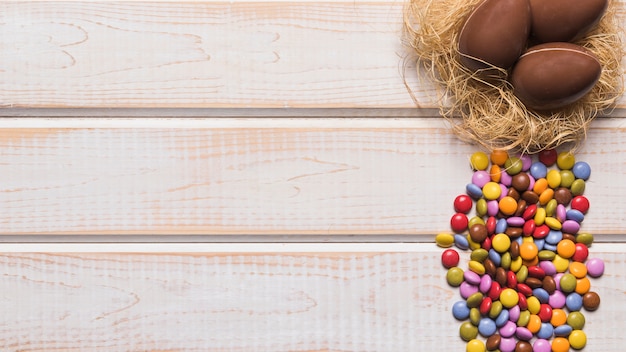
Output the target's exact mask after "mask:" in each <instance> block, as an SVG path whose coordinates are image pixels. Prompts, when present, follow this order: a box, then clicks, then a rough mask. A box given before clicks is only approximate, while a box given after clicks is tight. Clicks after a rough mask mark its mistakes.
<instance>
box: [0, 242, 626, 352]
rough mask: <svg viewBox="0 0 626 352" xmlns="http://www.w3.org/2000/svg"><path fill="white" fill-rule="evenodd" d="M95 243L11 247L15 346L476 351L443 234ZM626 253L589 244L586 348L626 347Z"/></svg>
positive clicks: (8, 264) (7, 293)
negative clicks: (439, 239) (349, 239)
mask: <svg viewBox="0 0 626 352" xmlns="http://www.w3.org/2000/svg"><path fill="white" fill-rule="evenodd" d="M89 246H90V247H85V245H81V246H79V247H78V248H72V246H71V245H57V246H55V245H50V246H48V247H47V251H48V253H33V252H20V251H19V250H20V249H21V250H27V249H28V248H29V246H21V245H18V247H17V248H15V250H17V252H16V251H13V250H11V251H10V252H5V253H3V254H2V255H0V273H1V275H2V280H0V289H1V292H2V295H0V301H1V302H2V305H3V314H2V315H0V323H1V325H2V326H3V328H2V329H0V346H2V347H1V348H2V349H3V350H7V351H8V350H33V351H39V350H64V351H67V350H73V349H77V350H78V349H80V350H81V351H90V350H107V351H128V350H159V351H165V350H168V351H173V350H185V351H224V350H228V351H376V352H385V351H389V352H401V351H417V350H428V351H435V350H441V349H442V348H444V349H445V350H446V351H464V350H465V348H464V343H463V342H462V341H461V339H460V338H459V337H458V325H459V324H460V322H458V321H456V320H455V319H454V318H453V317H452V315H451V313H450V307H451V305H452V303H454V302H455V301H457V300H459V299H460V296H459V294H458V291H457V290H456V289H453V288H451V287H448V286H447V284H446V283H445V270H444V269H443V267H441V265H440V264H439V256H440V253H441V249H439V248H436V247H435V246H434V245H433V244H419V245H415V244H414V245H406V248H405V250H401V249H399V248H397V247H398V245H386V244H376V245H375V247H374V244H372V245H370V246H364V247H361V246H363V245H348V244H346V245H319V244H318V245H310V246H309V248H306V246H307V245H304V244H300V245H295V246H292V247H289V245H283V244H273V245H265V246H264V245H260V247H258V248H256V249H255V248H254V247H251V246H240V245H239V246H238V245H224V246H223V247H221V248H220V247H219V246H218V247H217V249H216V250H213V249H212V248H213V245H209V244H206V245H198V247H196V248H195V250H194V249H192V250H193V252H192V253H188V252H184V250H187V249H190V248H189V247H181V248H179V247H177V246H176V245H173V246H171V247H170V248H169V249H168V250H167V251H166V252H158V250H159V249H158V248H151V246H150V245H146V247H135V249H137V250H138V251H139V252H138V253H124V252H126V251H125V250H122V251H121V252H108V253H104V252H101V251H100V250H102V248H100V249H98V246H99V245H89ZM285 246H286V248H285ZM20 247H21V248H20ZM125 247H126V245H117V247H109V248H108V249H109V250H115V249H116V248H117V249H123V248H125ZM31 248H32V247H31ZM81 249H86V250H87V251H86V252H80V250H81ZM320 249H321V250H322V251H321V252H318V251H317V250H320ZM289 250H295V252H289ZM625 250H626V248H623V245H617V246H615V245H602V244H598V245H595V244H594V246H592V247H591V251H592V254H593V255H594V256H598V257H601V258H603V259H604V260H605V263H606V274H605V275H604V276H603V277H602V278H599V279H594V280H592V288H593V289H594V290H596V291H597V292H598V293H599V294H600V296H601V299H602V304H601V306H600V309H599V310H598V311H596V312H592V313H585V316H586V319H587V323H586V325H585V328H584V331H585V332H586V333H587V336H588V344H587V348H586V349H585V350H589V351H607V352H617V351H621V350H622V347H623V346H622V341H621V338H620V337H619V335H618V334H615V331H617V330H616V329H619V327H620V326H622V324H623V319H622V317H623V315H624V314H625V313H626V307H625V306H624V305H623V304H622V302H623V300H624V299H625V298H626V297H625V296H624V295H625V293H624V292H626V286H625V285H626V280H624V278H623V272H624V269H625V268H624V260H623V258H622V256H623V255H622V253H623V252H624V251H625ZM467 254H468V253H464V256H466V255H467ZM466 259H467V258H465V257H464V260H466ZM442 342H443V345H442Z"/></svg>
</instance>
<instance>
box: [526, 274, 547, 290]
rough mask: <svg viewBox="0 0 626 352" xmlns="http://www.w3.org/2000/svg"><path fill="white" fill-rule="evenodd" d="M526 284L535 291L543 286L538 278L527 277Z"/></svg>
mask: <svg viewBox="0 0 626 352" xmlns="http://www.w3.org/2000/svg"><path fill="white" fill-rule="evenodd" d="M524 282H525V283H526V285H528V287H530V288H532V289H533V290H534V289H536V288H539V287H542V286H543V282H542V281H541V280H539V279H537V278H536V277H527V278H526V281H524Z"/></svg>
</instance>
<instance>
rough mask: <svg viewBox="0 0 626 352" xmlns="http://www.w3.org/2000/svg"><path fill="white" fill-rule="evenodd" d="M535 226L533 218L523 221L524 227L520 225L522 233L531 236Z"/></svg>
mask: <svg viewBox="0 0 626 352" xmlns="http://www.w3.org/2000/svg"><path fill="white" fill-rule="evenodd" d="M536 228H537V225H535V220H532V219H530V220H527V221H526V222H525V223H524V227H522V233H523V234H524V236H531V235H532V234H533V233H535V229H536Z"/></svg>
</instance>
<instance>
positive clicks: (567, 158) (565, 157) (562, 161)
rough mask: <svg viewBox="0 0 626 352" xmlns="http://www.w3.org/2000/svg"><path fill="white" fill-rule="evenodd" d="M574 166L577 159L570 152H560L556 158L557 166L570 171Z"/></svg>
mask: <svg viewBox="0 0 626 352" xmlns="http://www.w3.org/2000/svg"><path fill="white" fill-rule="evenodd" d="M574 164H576V158H575V157H574V154H572V153H570V152H560V153H559V155H558V156H557V157H556V165H557V166H558V167H559V169H561V170H570V169H571V168H573V167H574Z"/></svg>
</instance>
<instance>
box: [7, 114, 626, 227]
mask: <svg viewBox="0 0 626 352" xmlns="http://www.w3.org/2000/svg"><path fill="white" fill-rule="evenodd" d="M47 121H48V122H45V121H42V122H40V123H41V124H42V125H43V126H48V127H46V128H18V127H11V128H4V129H0V175H1V176H0V180H1V181H0V204H1V206H2V211H0V229H1V230H0V231H1V232H2V233H4V234H37V233H42V234H44V233H60V234H71V233H74V234H124V233H126V234H133V233H134V234H137V233H140V234H191V233H193V234H209V235H221V234H253V235H254V234H269V235H271V234H295V235H297V234H313V235H329V236H331V235H349V234H370V235H377V234H378V235H381V234H388V235H391V234H403V235H412V234H418V235H432V234H434V233H437V232H440V231H449V225H448V224H449V219H450V217H451V216H452V214H453V208H452V201H453V199H454V197H456V196H457V195H458V194H461V193H464V192H465V185H466V184H467V183H469V182H470V181H471V175H472V172H471V170H470V168H469V162H468V160H469V156H470V155H471V153H473V152H474V151H476V149H475V148H473V147H472V146H470V145H467V144H464V143H462V142H460V141H458V139H457V138H456V137H455V136H453V135H452V134H450V132H449V130H448V128H447V126H446V125H445V124H444V123H443V122H442V121H441V120H440V119H434V118H430V119H429V118H415V119H409V118H401V119H389V120H383V119H345V118H343V119H320V118H317V119H295V120H291V119H267V118H250V119H226V118H224V119H219V118H216V119H203V120H197V119H192V120H181V121H178V120H174V119H172V120H159V119H146V120H129V121H130V122H129V121H125V120H113V121H108V122H101V123H96V122H93V121H90V120H87V121H76V120H63V119H61V120H47ZM4 122H5V126H6V125H11V124H12V123H14V124H16V125H17V126H19V124H20V123H22V122H23V121H22V120H20V119H16V120H10V119H9V120H4ZM595 122H596V123H594V128H592V129H591V131H590V133H589V136H588V140H587V141H586V143H585V144H584V147H583V148H582V150H580V151H579V152H577V154H576V155H577V157H578V159H579V160H585V161H587V162H588V163H589V164H590V165H591V166H592V167H593V175H592V177H591V179H590V180H589V182H588V184H587V189H586V195H587V196H588V198H589V199H590V201H591V203H592V208H591V211H590V213H589V214H588V216H587V219H586V220H585V222H584V223H583V229H584V230H587V231H589V232H592V233H594V234H624V233H626V226H625V224H626V221H625V220H626V217H625V216H624V212H623V209H625V208H626V200H625V199H626V183H624V175H626V160H625V159H624V158H625V157H624V155H626V153H625V147H626V145H625V144H624V141H625V140H626V128H625V126H624V122H623V120H622V119H601V120H596V121H595ZM80 124H86V125H89V126H108V127H98V128H84V127H80V128H67V127H50V126H67V125H69V126H72V125H77V126H79V125H80ZM128 124H134V127H133V128H127V127H125V126H127V125H128ZM164 126H168V128H165V127H164ZM220 126H225V127H220Z"/></svg>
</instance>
